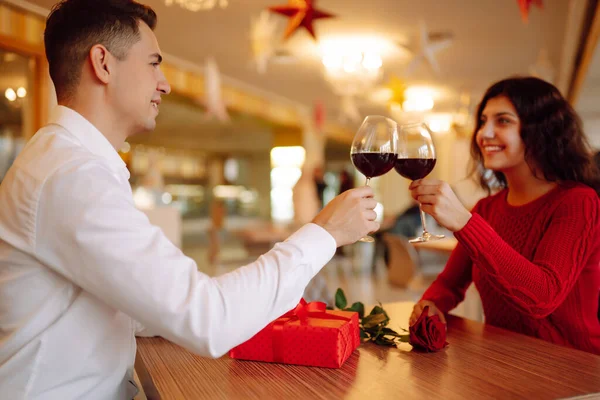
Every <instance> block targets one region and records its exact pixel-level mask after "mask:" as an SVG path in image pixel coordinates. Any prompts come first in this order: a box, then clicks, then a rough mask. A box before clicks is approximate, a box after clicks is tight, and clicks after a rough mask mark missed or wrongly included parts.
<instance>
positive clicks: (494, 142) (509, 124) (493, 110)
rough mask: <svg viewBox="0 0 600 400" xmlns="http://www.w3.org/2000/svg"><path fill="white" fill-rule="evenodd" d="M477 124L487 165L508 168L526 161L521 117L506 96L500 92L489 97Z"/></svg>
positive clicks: (503, 170) (504, 169)
mask: <svg viewBox="0 0 600 400" xmlns="http://www.w3.org/2000/svg"><path fill="white" fill-rule="evenodd" d="M479 125H480V127H479V130H478V131H477V136H476V140H477V145H478V146H479V149H480V150H481V154H482V156H483V165H484V166H485V167H486V168H488V169H491V170H494V171H500V172H507V171H509V170H511V169H515V168H520V167H523V166H524V164H525V165H526V162H525V144H524V143H523V140H522V139H521V121H520V120H519V116H518V114H517V110H516V109H515V107H514V106H513V105H512V103H511V102H510V101H509V100H508V98H506V97H504V96H499V97H494V98H491V99H489V100H488V102H487V104H486V105H485V108H484V109H483V112H482V113H481V116H480V119H479Z"/></svg>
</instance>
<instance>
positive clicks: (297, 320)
mask: <svg viewBox="0 0 600 400" xmlns="http://www.w3.org/2000/svg"><path fill="white" fill-rule="evenodd" d="M359 344H360V332H359V327H358V313H356V312H350V311H337V310H335V311H334V310H327V309H326V304H325V303H321V302H311V303H306V301H304V299H302V300H301V301H300V304H298V305H297V306H296V308H294V309H293V310H292V311H289V312H287V313H286V314H284V315H282V316H281V317H279V318H277V319H276V320H275V321H273V322H271V323H270V324H269V325H267V326H266V327H265V328H264V329H263V330H262V331H260V332H258V333H257V334H256V335H254V337H252V338H251V339H250V340H248V341H247V342H245V343H242V344H241V345H239V346H237V347H235V348H234V349H232V350H231V351H230V352H229V356H230V357H231V358H236V359H240V360H252V361H266V362H276V363H284V364H296V365H309V366H313V367H327V368H339V367H341V366H342V364H343V363H344V361H346V360H347V359H348V357H350V355H351V354H352V352H353V351H354V350H355V349H356V348H357V347H358V345H359Z"/></svg>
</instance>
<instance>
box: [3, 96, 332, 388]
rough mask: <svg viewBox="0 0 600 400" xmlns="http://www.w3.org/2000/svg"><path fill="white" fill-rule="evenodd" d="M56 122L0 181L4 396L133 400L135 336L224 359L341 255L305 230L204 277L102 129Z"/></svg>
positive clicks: (320, 233) (66, 115) (324, 236)
mask: <svg viewBox="0 0 600 400" xmlns="http://www.w3.org/2000/svg"><path fill="white" fill-rule="evenodd" d="M55 114H56V115H55V116H54V118H53V119H52V122H51V123H50V124H49V125H48V126H46V127H44V128H42V129H41V130H40V131H39V132H38V133H36V135H35V136H34V137H33V138H32V139H31V140H30V142H29V143H28V144H27V146H26V147H25V149H24V150H23V152H22V153H21V154H20V155H19V156H18V157H17V159H16V160H15V162H14V164H13V166H12V168H11V169H10V170H9V172H8V173H7V175H6V177H5V179H4V181H3V182H2V184H1V185H0V397H2V398H3V399H4V398H5V399H11V400H16V399H38V398H39V399H61V400H62V399H80V398H86V399H121V398H127V397H128V396H129V395H128V394H127V386H128V384H129V382H128V381H129V379H130V378H131V374H132V369H133V363H134V358H135V351H136V344H135V337H134V335H135V333H138V331H139V328H140V327H141V326H144V327H147V328H148V330H149V331H151V332H153V333H154V334H157V335H160V336H163V337H165V338H167V339H169V340H171V341H173V342H175V343H177V344H179V345H181V346H183V347H185V348H187V349H189V350H191V351H193V352H195V353H197V354H200V355H202V356H208V357H219V356H221V355H223V354H225V353H226V352H227V351H228V350H229V349H231V348H232V347H235V346H236V345H238V344H240V343H242V342H244V341H246V340H247V339H249V338H250V337H252V336H253V335H254V334H255V333H256V332H258V331H259V330H260V329H262V328H263V327H264V326H265V325H267V324H268V323H269V322H270V321H272V320H273V319H275V318H277V317H278V316H280V315H281V314H283V313H285V312H286V311H288V310H290V309H291V308H293V307H294V306H295V305H296V304H297V303H298V301H299V300H300V298H301V296H302V293H303V291H304V289H305V287H306V285H307V284H308V282H309V281H310V279H311V278H312V277H313V276H314V275H315V274H316V273H317V272H318V271H319V270H320V269H321V268H322V267H323V265H325V264H326V263H327V262H328V261H329V260H330V259H331V257H332V256H333V254H334V252H335V247H336V246H335V240H334V239H333V238H332V236H331V235H329V233H327V232H326V231H325V230H324V229H322V228H321V227H319V226H317V225H314V224H307V225H305V226H304V227H302V228H301V229H300V230H298V231H297V232H296V233H294V234H293V235H292V236H291V237H290V238H289V239H288V240H286V241H285V242H283V243H279V244H277V245H276V246H275V247H274V249H273V250H271V251H269V252H268V253H266V254H265V255H263V256H261V257H260V258H259V259H258V260H257V261H255V262H254V263H252V264H249V265H246V266H244V267H242V268H239V269H237V270H235V271H233V272H231V273H228V274H226V275H223V276H219V277H215V278H211V277H208V276H206V275H204V274H202V273H200V272H199V271H198V269H197V266H196V264H195V263H194V261H193V260H191V259H190V258H188V257H186V256H185V255H184V254H183V253H182V252H181V251H180V250H179V249H178V248H177V247H175V246H174V245H173V244H172V243H171V242H170V241H169V240H168V239H167V238H166V237H165V236H164V234H163V233H162V231H161V230H160V229H159V228H157V227H154V226H152V225H151V224H150V223H149V222H148V219H147V217H146V216H145V215H144V214H143V213H142V212H141V211H139V210H138V209H136V208H135V206H134V203H133V199H132V195H131V188H130V185H129V182H128V179H129V173H128V171H127V169H126V167H125V164H124V163H123V161H122V160H121V158H120V157H119V155H118V153H117V152H116V151H115V149H114V148H113V147H112V146H111V145H110V143H109V142H108V140H107V139H106V138H105V137H104V136H103V135H102V134H101V133H100V131H98V130H97V129H96V128H95V127H94V126H93V125H92V124H91V123H90V122H89V121H87V120H86V119H85V118H84V117H82V116H81V115H80V114H78V113H76V112H75V111H73V110H71V109H69V108H66V107H58V108H57V112H56V113H55ZM136 321H138V322H139V323H138V322H136ZM198 379H203V377H202V376H198Z"/></svg>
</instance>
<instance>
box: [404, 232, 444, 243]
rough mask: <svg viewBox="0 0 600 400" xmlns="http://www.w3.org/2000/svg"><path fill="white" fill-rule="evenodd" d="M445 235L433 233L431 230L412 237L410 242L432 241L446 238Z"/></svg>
mask: <svg viewBox="0 0 600 400" xmlns="http://www.w3.org/2000/svg"><path fill="white" fill-rule="evenodd" d="M445 237H446V236H444V235H433V234H431V233H429V232H426V233H424V234H423V235H422V236H419V237H416V238H414V239H410V240H409V241H408V242H409V243H423V242H431V241H433V240H440V239H443V238H445Z"/></svg>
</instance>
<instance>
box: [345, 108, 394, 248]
mask: <svg viewBox="0 0 600 400" xmlns="http://www.w3.org/2000/svg"><path fill="white" fill-rule="evenodd" d="M397 142H398V124H397V123H396V121H394V120H391V119H389V118H386V117H384V116H381V115H369V116H368V117H366V118H365V119H364V121H363V123H362V124H361V126H360V127H359V128H358V131H357V132H356V134H355V135H354V139H353V140H352V146H351V148H350V159H351V160H352V164H354V167H356V169H357V170H359V171H360V172H361V173H362V174H363V175H364V176H365V177H366V178H367V182H366V184H367V185H368V184H369V180H370V179H371V178H374V177H376V176H381V175H383V174H385V173H386V172H389V171H390V170H391V169H392V168H394V165H395V164H396V158H397V156H398V153H397V151H396V148H397V144H398V143H397ZM359 240H360V241H361V242H373V241H374V239H373V238H372V237H371V236H368V235H367V236H365V237H363V238H361V239H359Z"/></svg>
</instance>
